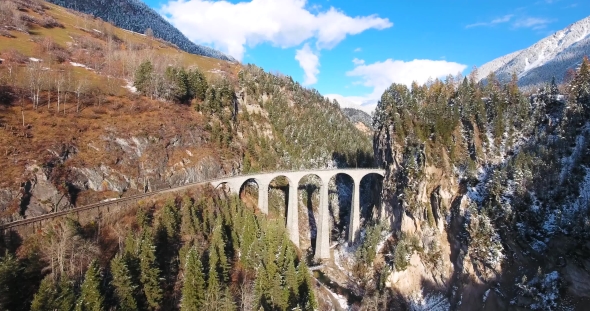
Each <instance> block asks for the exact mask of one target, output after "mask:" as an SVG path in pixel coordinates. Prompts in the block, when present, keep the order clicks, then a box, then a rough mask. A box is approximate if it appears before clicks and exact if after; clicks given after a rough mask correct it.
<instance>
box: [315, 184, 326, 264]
mask: <svg viewBox="0 0 590 311" xmlns="http://www.w3.org/2000/svg"><path fill="white" fill-rule="evenodd" d="M319 210H320V213H319V214H320V219H319V222H318V225H317V230H318V232H317V235H316V242H315V255H314V257H315V258H316V259H325V258H330V211H329V209H328V183H327V182H325V181H323V180H322V185H321V186H320V208H319Z"/></svg>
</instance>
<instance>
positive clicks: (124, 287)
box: [111, 254, 138, 311]
mask: <svg viewBox="0 0 590 311" xmlns="http://www.w3.org/2000/svg"><path fill="white" fill-rule="evenodd" d="M111 273H112V274H113V280H112V281H111V284H112V285H113V286H114V287H115V296H116V298H117V305H118V307H119V309H120V310H124V311H133V310H138V307H137V300H136V299H135V291H136V289H137V285H135V284H133V279H132V278H131V271H129V268H128V266H127V262H126V261H125V258H124V257H123V256H121V255H120V254H119V255H116V256H115V257H114V258H113V259H112V260H111Z"/></svg>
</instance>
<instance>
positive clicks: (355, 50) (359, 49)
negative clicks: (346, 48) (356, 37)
mask: <svg viewBox="0 0 590 311" xmlns="http://www.w3.org/2000/svg"><path fill="white" fill-rule="evenodd" d="M362 50H363V49H362V48H356V49H354V52H355V53H356V52H360V51H362Z"/></svg>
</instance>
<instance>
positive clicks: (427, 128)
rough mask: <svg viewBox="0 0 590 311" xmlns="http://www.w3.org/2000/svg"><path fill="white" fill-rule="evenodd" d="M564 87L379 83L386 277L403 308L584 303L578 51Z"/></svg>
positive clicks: (582, 110)
mask: <svg viewBox="0 0 590 311" xmlns="http://www.w3.org/2000/svg"><path fill="white" fill-rule="evenodd" d="M546 83H549V82H546ZM564 90H567V93H566V94H557V88H552V89H551V93H544V92H543V93H535V94H525V93H522V91H521V90H520V89H519V88H518V85H517V84H516V82H515V81H512V82H510V83H507V84H502V83H500V82H499V81H498V80H495V79H493V77H491V79H490V80H488V81H487V84H486V85H485V86H484V85H482V84H481V83H478V82H477V80H476V79H475V78H471V79H467V78H465V79H464V80H463V81H462V83H459V84H458V85H457V84H455V83H454V82H453V81H446V82H442V81H438V80H437V81H434V83H432V84H431V85H428V86H421V87H417V88H416V87H413V88H412V89H408V88H407V87H406V86H405V85H398V84H393V85H391V86H390V88H388V89H387V90H386V91H385V92H384V94H383V96H382V97H381V101H380V104H379V106H378V107H377V110H376V112H375V115H376V117H375V121H376V130H377V133H376V135H375V145H374V148H375V150H376V154H375V156H376V158H377V160H378V161H379V163H380V165H382V166H383V167H386V168H388V175H387V176H386V177H385V181H384V192H383V193H382V195H383V200H384V205H385V207H384V208H385V210H386V211H387V212H386V213H387V215H388V216H389V217H391V218H388V219H389V220H391V222H392V230H393V232H394V236H395V241H394V242H393V243H392V244H391V245H390V248H389V249H386V250H385V251H384V253H385V254H388V255H389V256H388V258H389V260H388V262H389V264H390V266H391V267H392V269H393V271H394V272H393V273H392V274H391V275H389V277H388V279H387V280H388V281H389V282H390V284H391V288H392V290H393V292H397V293H400V294H401V295H402V296H404V297H406V299H407V300H409V303H410V305H412V306H414V308H413V310H433V309H434V308H435V307H436V308H437V309H436V310H586V309H587V306H588V302H589V301H590V296H589V295H588V293H589V289H590V288H589V287H588V283H587V280H588V279H589V278H590V273H589V272H588V270H587V268H585V267H587V266H588V263H589V262H590V255H589V254H590V252H588V243H587V237H588V232H589V231H588V221H587V220H588V213H589V211H590V200H589V199H590V197H589V196H588V189H589V185H590V183H589V182H590V170H589V167H590V153H589V150H590V149H589V148H588V142H589V141H590V140H589V138H590V131H588V129H589V128H590V123H589V122H588V120H589V117H590V100H589V99H590V93H589V90H590V61H588V59H584V60H583V61H582V65H581V66H580V69H579V70H578V71H577V72H575V74H574V76H573V80H572V81H571V82H570V83H569V84H567V85H565V86H564ZM563 95H566V96H563ZM566 98H567V99H566ZM425 289H428V291H426V290H425Z"/></svg>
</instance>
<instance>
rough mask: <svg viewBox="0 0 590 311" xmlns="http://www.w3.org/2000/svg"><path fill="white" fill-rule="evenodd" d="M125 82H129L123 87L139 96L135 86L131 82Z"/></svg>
mask: <svg viewBox="0 0 590 311" xmlns="http://www.w3.org/2000/svg"><path fill="white" fill-rule="evenodd" d="M125 82H127V84H125V85H124V86H123V87H124V88H126V89H128V90H129V92H131V93H134V94H137V88H136V87H135V86H133V82H131V81H129V80H125Z"/></svg>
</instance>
